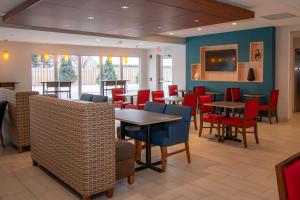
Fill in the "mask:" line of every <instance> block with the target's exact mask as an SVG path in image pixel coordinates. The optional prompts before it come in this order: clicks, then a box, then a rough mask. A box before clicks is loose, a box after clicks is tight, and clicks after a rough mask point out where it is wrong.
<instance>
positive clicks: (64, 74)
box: [57, 55, 79, 99]
mask: <svg viewBox="0 0 300 200" xmlns="http://www.w3.org/2000/svg"><path fill="white" fill-rule="evenodd" d="M57 63H58V65H57V71H58V75H57V80H58V81H72V82H73V83H72V88H71V92H72V98H74V99H78V98H79V75H78V56H74V55H58V56H57ZM63 95H64V96H63ZM66 97H67V93H65V94H64V93H61V98H66Z"/></svg>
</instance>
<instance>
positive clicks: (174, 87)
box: [168, 85, 178, 96]
mask: <svg viewBox="0 0 300 200" xmlns="http://www.w3.org/2000/svg"><path fill="white" fill-rule="evenodd" d="M168 88H169V96H178V88H177V85H169V86H168Z"/></svg>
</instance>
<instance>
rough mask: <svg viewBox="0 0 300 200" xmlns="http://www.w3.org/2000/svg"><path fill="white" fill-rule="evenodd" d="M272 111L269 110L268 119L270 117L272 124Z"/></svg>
mask: <svg viewBox="0 0 300 200" xmlns="http://www.w3.org/2000/svg"><path fill="white" fill-rule="evenodd" d="M271 114H272V112H271V110H268V119H269V123H270V124H272V115H271Z"/></svg>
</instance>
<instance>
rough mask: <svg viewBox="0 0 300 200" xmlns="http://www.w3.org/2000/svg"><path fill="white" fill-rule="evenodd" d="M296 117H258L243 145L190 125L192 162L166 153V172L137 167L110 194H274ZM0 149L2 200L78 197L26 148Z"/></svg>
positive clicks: (291, 147)
mask: <svg viewBox="0 0 300 200" xmlns="http://www.w3.org/2000/svg"><path fill="white" fill-rule="evenodd" d="M299 120H300V115H299V114H297V115H294V117H293V120H291V121H290V122H289V123H279V124H274V125H269V124H268V123H260V124H259V138H260V144H259V145H256V144H255V140H254V136H253V135H248V137H247V139H248V145H249V147H248V149H245V148H244V147H243V145H242V144H241V143H236V142H230V141H226V142H225V143H224V144H222V143H218V142H217V140H216V138H215V137H214V136H212V135H209V134H208V133H207V131H205V132H204V133H203V137H202V138H199V137H198V136H197V135H198V134H197V132H195V131H194V128H193V126H191V133H190V148H191V156H192V163H191V164H187V161H186V156H185V154H184V153H182V154H178V155H175V156H173V157H171V158H169V159H168V168H167V172H166V173H163V174H159V173H157V172H154V171H151V170H146V171H141V172H137V173H136V182H135V184H134V185H128V184H127V182H126V180H123V181H121V182H119V183H118V184H116V185H115V188H114V198H113V199H126V200H129V199H132V200H133V199H138V200H144V199H164V200H169V199H172V200H173V199H197V200H198V199H202V200H223V199H231V200H256V199H257V200H259V199H265V200H275V199H278V197H277V188H276V178H275V171H274V165H275V164H276V163H278V162H279V161H281V160H283V159H285V158H287V157H288V156H290V155H292V154H294V153H296V152H299V151H300V131H299V130H300V123H299ZM176 148H179V146H178V147H177V146H176V147H174V148H173V149H176ZM153 150H154V155H153V159H154V160H155V159H159V156H160V154H159V152H160V151H159V149H158V148H154V149H153ZM0 155H1V156H0V199H1V200H31V199H41V200H48V199H49V200H50V199H51V200H71V199H79V197H78V196H76V195H75V194H74V193H73V192H71V191H69V190H68V189H66V188H65V187H64V186H62V185H61V184H60V183H58V182H57V181H55V180H54V179H53V178H51V177H49V176H48V175H47V174H46V173H45V172H43V171H42V170H41V169H39V168H37V167H32V166H31V159H30V152H27V153H22V154H18V153H16V151H15V150H14V149H13V148H11V147H9V146H7V147H5V149H4V150H2V149H1V150H0ZM95 199H106V197H105V195H99V197H96V198H95Z"/></svg>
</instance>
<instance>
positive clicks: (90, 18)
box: [87, 16, 95, 20]
mask: <svg viewBox="0 0 300 200" xmlns="http://www.w3.org/2000/svg"><path fill="white" fill-rule="evenodd" d="M87 18H88V19H89V20H94V19H95V17H94V16H88V17H87Z"/></svg>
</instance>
